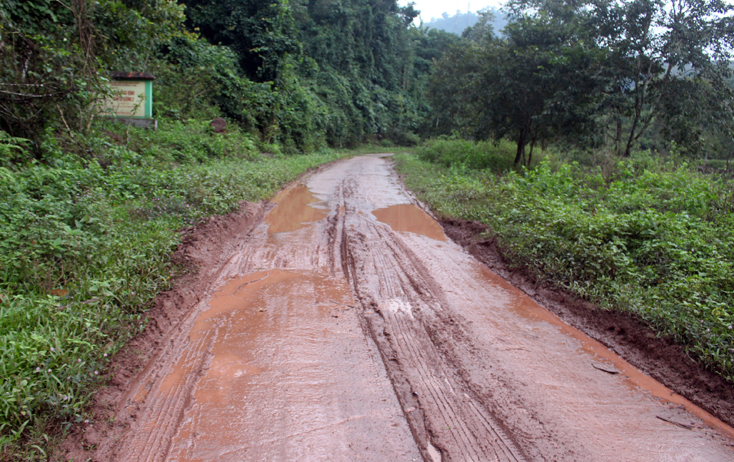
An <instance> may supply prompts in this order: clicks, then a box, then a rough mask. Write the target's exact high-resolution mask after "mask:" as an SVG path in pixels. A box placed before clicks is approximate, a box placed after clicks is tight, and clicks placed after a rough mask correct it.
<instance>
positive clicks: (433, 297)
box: [341, 185, 525, 462]
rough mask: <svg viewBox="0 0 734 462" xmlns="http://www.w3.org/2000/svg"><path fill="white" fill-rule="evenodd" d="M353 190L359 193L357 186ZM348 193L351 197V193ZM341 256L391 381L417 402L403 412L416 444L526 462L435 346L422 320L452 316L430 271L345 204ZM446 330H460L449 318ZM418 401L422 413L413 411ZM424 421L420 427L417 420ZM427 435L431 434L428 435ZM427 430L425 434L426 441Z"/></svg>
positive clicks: (473, 457) (457, 455) (447, 455)
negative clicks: (404, 389) (444, 305)
mask: <svg viewBox="0 0 734 462" xmlns="http://www.w3.org/2000/svg"><path fill="white" fill-rule="evenodd" d="M352 188H353V186H352ZM342 189H343V190H346V191H349V190H350V188H349V187H348V186H346V185H345V186H344V187H343V188H342ZM344 210H346V214H344V215H343V217H342V218H343V221H344V224H343V225H341V228H342V229H343V230H345V231H344V233H343V237H342V239H343V241H342V247H343V249H344V250H343V251H342V255H344V257H345V258H346V261H345V268H346V271H347V272H348V277H347V279H348V280H350V281H353V283H352V287H353V290H354V291H355V293H356V294H357V297H358V298H359V300H360V302H361V303H362V305H363V307H364V309H365V310H366V312H367V313H369V312H370V311H374V312H375V314H376V315H373V316H366V318H365V319H366V324H367V326H368V328H369V330H370V334H371V336H372V337H373V339H374V340H375V342H376V343H377V345H378V347H379V348H380V351H381V354H382V357H383V358H384V359H386V360H385V365H386V367H387V369H388V372H389V373H390V376H391V379H392V380H393V381H398V382H404V383H405V386H407V388H408V390H407V391H408V393H409V394H411V395H412V396H413V397H415V399H414V400H410V401H411V402H404V400H405V394H406V393H405V392H404V393H398V395H399V396H401V395H402V397H403V399H402V400H401V401H403V402H402V403H401V404H402V405H403V408H404V411H405V414H406V416H407V417H408V420H409V422H410V424H411V427H413V428H414V435H415V436H416V439H417V440H418V441H417V442H418V443H419V445H420V446H421V447H423V448H426V454H424V456H428V457H431V458H435V457H436V454H435V453H433V454H431V453H429V452H428V448H430V445H433V446H435V447H437V448H439V449H440V450H441V454H442V455H443V458H444V459H445V460H461V461H489V460H496V461H502V462H504V461H508V462H515V461H523V460H525V456H524V455H523V454H522V452H521V451H520V450H519V448H518V447H517V445H516V444H515V442H514V441H513V440H512V439H511V438H510V437H509V436H508V435H507V433H506V432H505V430H504V429H503V428H502V425H501V424H500V422H499V421H497V419H495V418H494V417H493V416H492V414H491V413H490V412H489V411H488V410H487V409H486V408H485V407H484V405H483V403H482V402H481V401H479V400H477V399H476V398H474V397H472V396H470V394H471V390H470V389H469V387H467V385H466V384H465V383H464V381H463V380H462V378H461V377H460V376H458V375H457V374H456V372H455V371H454V366H453V365H452V364H451V363H450V362H449V361H448V360H447V358H446V357H445V356H444V355H443V354H442V352H441V351H440V350H439V349H438V348H437V347H436V346H435V344H434V340H435V339H432V338H431V336H430V335H431V334H430V331H429V329H428V326H427V325H425V324H424V319H426V318H429V317H436V316H438V315H439V314H442V315H444V317H445V316H446V310H445V309H444V307H443V306H442V304H441V299H442V298H443V297H442V296H441V294H440V293H436V288H435V286H436V285H435V284H433V283H432V282H431V281H430V279H429V278H430V276H428V274H427V271H426V270H425V268H421V267H420V264H419V263H418V259H417V258H416V257H415V256H414V255H412V253H411V252H410V250H409V249H408V248H407V247H406V246H404V245H401V243H400V241H399V238H398V237H397V236H396V235H395V233H393V232H391V231H390V230H388V229H385V228H386V227H385V225H383V224H379V223H376V222H374V221H372V220H370V219H367V218H365V217H363V216H360V215H359V214H358V213H355V211H354V210H353V209H352V208H351V207H350V206H349V205H348V204H345V206H344ZM443 322H446V323H447V324H455V322H454V321H453V320H451V319H449V320H444V321H443ZM412 401H417V404H418V407H419V408H420V409H421V411H422V412H421V413H419V414H418V415H416V413H415V412H411V409H412V408H414V407H415V405H413V403H412ZM419 419H422V421H418V420H419ZM424 429H425V430H424ZM424 431H425V432H426V433H427V435H426V434H424Z"/></svg>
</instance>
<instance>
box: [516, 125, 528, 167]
mask: <svg viewBox="0 0 734 462" xmlns="http://www.w3.org/2000/svg"><path fill="white" fill-rule="evenodd" d="M525 143H526V140H525V130H520V137H519V138H518V139H517V153H516V154H515V162H514V165H518V164H519V163H520V160H522V157H523V155H524V154H525Z"/></svg>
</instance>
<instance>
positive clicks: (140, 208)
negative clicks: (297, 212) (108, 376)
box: [0, 121, 345, 460]
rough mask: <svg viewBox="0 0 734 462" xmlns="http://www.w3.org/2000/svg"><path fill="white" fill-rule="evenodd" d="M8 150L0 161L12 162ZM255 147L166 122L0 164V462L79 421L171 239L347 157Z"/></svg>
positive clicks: (130, 331)
mask: <svg viewBox="0 0 734 462" xmlns="http://www.w3.org/2000/svg"><path fill="white" fill-rule="evenodd" d="M57 139H58V138H57ZM11 141H12V140H11ZM11 141H6V142H5V144H4V146H0V147H2V148H4V150H3V149H0V154H2V153H3V152H4V153H6V154H13V155H15V156H16V157H17V154H18V151H19V150H22V149H23V146H22V145H20V144H18V143H16V144H10V143H11ZM254 146H255V145H254V143H253V141H252V140H251V139H250V137H249V136H248V135H246V134H244V133H242V132H240V131H239V130H237V129H236V128H230V132H229V133H227V134H223V135H222V134H215V133H212V132H211V131H210V129H209V128H208V126H207V125H206V124H205V123H203V122H196V121H190V122H188V123H183V122H173V121H171V122H167V121H162V123H161V124H160V128H159V130H158V131H157V132H152V131H144V130H135V129H132V130H130V131H128V130H126V129H125V128H124V127H122V128H121V126H117V125H109V124H108V125H101V126H99V127H98V129H97V130H95V131H94V132H93V133H92V134H91V135H88V136H87V137H85V138H82V137H81V135H79V134H77V135H76V137H75V138H69V139H66V140H65V141H64V144H63V145H61V144H59V145H48V146H46V147H45V152H46V153H47V158H46V160H45V161H44V162H43V163H41V162H36V161H33V162H26V163H22V164H19V163H17V162H16V163H13V162H10V161H9V155H6V156H5V158H3V157H2V156H0V446H1V447H2V450H1V452H0V458H2V459H11V458H16V459H17V458H20V459H25V460H28V459H36V458H38V459H45V458H46V452H47V450H48V447H49V446H52V441H51V439H52V438H53V435H58V434H59V433H62V432H59V429H60V428H59V427H61V429H63V428H64V427H68V426H70V425H71V424H72V423H73V422H79V421H82V420H84V418H85V416H84V408H85V406H86V404H87V402H88V400H89V399H90V397H91V394H92V391H93V390H94V389H95V385H96V384H97V382H98V377H99V376H100V375H101V372H102V371H103V370H104V368H105V367H106V366H107V364H108V361H109V360H110V358H111V357H112V355H113V354H114V353H115V352H116V351H117V350H118V349H119V348H120V347H121V346H122V345H124V344H125V342H126V341H127V340H129V339H130V338H131V337H133V336H134V335H136V334H137V333H138V332H140V331H141V330H142V329H143V328H144V327H145V325H144V322H143V319H144V313H145V311H146V310H147V309H148V308H150V307H151V306H152V302H153V300H154V298H155V296H156V294H158V293H159V292H161V291H162V290H165V289H166V288H168V287H169V283H170V281H171V279H172V278H173V277H174V276H175V275H176V274H177V268H175V267H174V266H173V265H172V264H171V262H170V260H169V257H170V255H171V254H172V252H173V250H174V249H175V248H176V246H177V245H178V243H179V242H180V235H179V233H178V230H180V229H182V228H184V227H187V226H191V225H194V224H196V223H197V221H198V220H200V219H202V218H205V217H209V216H211V215H217V214H225V213H228V212H231V211H234V210H235V209H237V207H238V204H239V202H240V201H243V200H247V201H257V200H261V199H266V198H269V197H271V196H272V195H273V194H274V193H275V192H277V191H278V190H279V189H280V188H281V187H282V186H283V185H284V184H286V183H288V182H290V181H292V180H294V179H295V178H296V177H297V176H298V175H299V174H301V173H303V172H304V171H306V170H307V169H309V168H311V167H315V166H318V165H320V164H323V163H326V162H329V161H332V160H335V159H337V158H339V157H343V156H344V155H345V154H343V153H337V152H332V151H328V152H321V153H315V154H309V155H296V156H279V155H270V156H262V155H260V154H259V153H258V152H257V150H256V149H255V147H254ZM3 162H4V163H3Z"/></svg>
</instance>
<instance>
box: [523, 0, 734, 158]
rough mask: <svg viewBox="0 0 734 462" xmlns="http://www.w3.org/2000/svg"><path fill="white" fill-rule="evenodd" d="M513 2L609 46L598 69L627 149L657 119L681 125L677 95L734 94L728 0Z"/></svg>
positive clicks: (617, 140) (618, 142)
mask: <svg viewBox="0 0 734 462" xmlns="http://www.w3.org/2000/svg"><path fill="white" fill-rule="evenodd" d="M509 7H510V9H511V11H512V12H513V16H514V17H515V18H528V17H530V18H540V17H551V18H554V19H555V20H557V21H560V22H562V23H565V24H576V25H578V26H581V27H583V28H584V29H586V30H587V31H588V37H589V39H590V40H593V41H594V43H595V44H596V45H597V46H598V47H600V48H602V49H604V50H606V53H605V55H604V56H603V61H602V62H600V64H601V65H602V69H599V70H598V71H599V72H600V75H601V76H603V79H604V80H606V85H605V86H604V88H603V89H602V92H603V94H604V104H603V107H604V109H605V110H606V111H607V112H608V113H609V114H611V116H612V117H611V118H612V119H613V121H614V122H613V124H614V127H613V128H614V132H615V134H614V144H615V149H616V150H617V152H618V153H619V154H620V155H622V156H629V155H630V152H631V150H632V149H633V147H634V146H635V144H636V143H637V141H638V140H639V139H640V137H641V136H642V135H643V134H644V133H646V131H647V130H648V129H649V128H650V126H651V125H652V124H653V122H655V120H658V119H660V120H662V121H665V122H667V132H668V133H673V132H676V131H677V128H676V127H675V123H677V121H680V116H681V115H683V114H684V112H685V111H683V112H680V109H681V108H682V107H681V106H680V105H678V106H676V105H675V104H670V103H671V102H675V101H677V100H680V99H685V98H688V99H689V100H691V98H692V100H700V101H703V100H709V101H713V102H716V101H718V102H725V101H727V100H729V99H730V98H731V94H730V92H728V90H727V89H726V85H724V82H725V81H726V79H727V78H728V76H729V75H730V69H729V67H728V66H726V65H723V63H727V64H728V60H729V59H730V57H731V49H732V48H731V47H732V45H734V18H732V12H733V11H734V7H733V6H732V5H729V4H728V3H726V2H724V1H722V0H589V1H581V2H579V1H570V0H569V1H566V0H515V1H512V2H511V3H510V5H509ZM691 91H694V92H696V95H695V96H694V95H693V94H692V93H691ZM711 91H715V92H716V96H714V97H713V98H711V93H710V92H711ZM707 92H708V94H709V96H706V93H707ZM676 110H678V111H679V112H678V113H677V115H676V112H675V111H676ZM721 110H722V107H721V106H720V105H717V104H707V105H702V106H700V107H699V111H705V112H706V113H707V114H709V115H711V114H714V113H715V112H717V111H721ZM671 111H672V112H671Z"/></svg>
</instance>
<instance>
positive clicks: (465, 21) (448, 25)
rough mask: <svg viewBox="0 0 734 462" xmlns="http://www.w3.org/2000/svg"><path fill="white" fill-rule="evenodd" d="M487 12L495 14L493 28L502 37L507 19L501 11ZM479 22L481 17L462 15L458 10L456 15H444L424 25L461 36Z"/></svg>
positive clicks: (468, 14)
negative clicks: (501, 33) (465, 30)
mask: <svg viewBox="0 0 734 462" xmlns="http://www.w3.org/2000/svg"><path fill="white" fill-rule="evenodd" d="M487 11H489V12H491V13H492V14H494V21H492V27H493V28H494V32H495V33H496V34H497V35H500V31H501V30H502V29H503V28H504V27H505V25H507V19H506V18H505V15H504V13H502V12H501V11H499V10H497V9H494V8H491V7H490V8H488V9H487ZM477 21H479V15H478V14H477V13H475V12H473V11H468V12H466V13H462V12H461V11H459V10H456V14H454V15H453V16H449V14H448V13H444V14H443V15H442V17H440V18H431V20H430V21H429V22H426V23H424V24H423V25H424V26H425V27H429V28H431V29H439V30H443V31H446V32H450V33H452V34H456V35H461V33H462V32H464V29H466V28H467V27H471V26H473V25H474V24H476V23H477Z"/></svg>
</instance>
